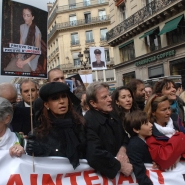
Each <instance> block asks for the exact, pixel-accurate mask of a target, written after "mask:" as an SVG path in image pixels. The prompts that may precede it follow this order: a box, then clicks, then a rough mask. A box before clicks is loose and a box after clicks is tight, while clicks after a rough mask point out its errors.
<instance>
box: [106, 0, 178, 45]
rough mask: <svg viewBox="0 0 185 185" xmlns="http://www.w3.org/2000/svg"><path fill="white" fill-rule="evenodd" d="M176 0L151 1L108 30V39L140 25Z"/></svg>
mask: <svg viewBox="0 0 185 185" xmlns="http://www.w3.org/2000/svg"><path fill="white" fill-rule="evenodd" d="M175 1H176V0H153V1H152V2H151V3H148V4H147V5H146V6H145V7H143V8H142V9H140V10H139V11H137V12H136V13H135V14H133V15H132V16H130V17H128V18H127V19H125V20H124V21H123V22H121V23H120V24H118V25H117V26H116V27H114V28H113V29H111V30H110V31H108V32H107V41H109V40H111V39H113V38H115V37H117V36H119V35H120V34H121V33H124V32H126V31H127V30H128V29H129V28H131V27H133V26H135V25H138V24H139V23H141V22H143V21H144V20H145V19H147V18H149V17H150V16H152V15H154V14H155V13H157V12H159V11H161V10H162V9H164V8H166V7H167V6H168V5H170V4H171V3H173V2H175Z"/></svg>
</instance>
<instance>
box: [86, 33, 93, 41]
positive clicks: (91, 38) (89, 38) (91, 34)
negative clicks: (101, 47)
mask: <svg viewBox="0 0 185 185" xmlns="http://www.w3.org/2000/svg"><path fill="white" fill-rule="evenodd" d="M90 42H94V39H93V33H92V30H91V31H86V43H90Z"/></svg>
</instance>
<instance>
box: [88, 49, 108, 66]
mask: <svg viewBox="0 0 185 185" xmlns="http://www.w3.org/2000/svg"><path fill="white" fill-rule="evenodd" d="M89 49H90V59H91V68H92V70H103V69H107V65H106V60H105V49H104V47H90V48H89Z"/></svg>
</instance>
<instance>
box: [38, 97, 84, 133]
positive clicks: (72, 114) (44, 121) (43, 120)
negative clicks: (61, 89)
mask: <svg viewBox="0 0 185 185" xmlns="http://www.w3.org/2000/svg"><path fill="white" fill-rule="evenodd" d="M67 98H68V104H69V107H68V112H67V113H66V114H65V116H64V118H61V119H65V118H72V121H73V123H75V124H82V125H85V119H84V118H83V117H82V116H80V115H79V114H78V113H77V112H76V111H75V110H74V108H73V105H72V102H71V99H70V98H69V96H68V95H67ZM36 121H37V122H38V123H37V125H38V127H37V128H36V133H37V135H39V136H44V135H47V133H48V132H49V129H50V128H51V126H52V121H51V119H50V117H49V111H48V110H47V109H46V107H45V106H43V109H42V111H41V114H40V116H39V117H38V119H37V120H36Z"/></svg>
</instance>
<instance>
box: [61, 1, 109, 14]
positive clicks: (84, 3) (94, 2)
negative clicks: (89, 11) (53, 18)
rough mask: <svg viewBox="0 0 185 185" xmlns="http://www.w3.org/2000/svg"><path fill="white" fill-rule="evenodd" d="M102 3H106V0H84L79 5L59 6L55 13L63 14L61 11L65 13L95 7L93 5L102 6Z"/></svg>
mask: <svg viewBox="0 0 185 185" xmlns="http://www.w3.org/2000/svg"><path fill="white" fill-rule="evenodd" d="M104 3H108V0H84V1H83V2H80V3H74V4H70V5H65V6H59V7H58V10H57V11H58V12H63V11H67V10H72V9H78V8H83V7H86V6H95V5H100V4H104Z"/></svg>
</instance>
